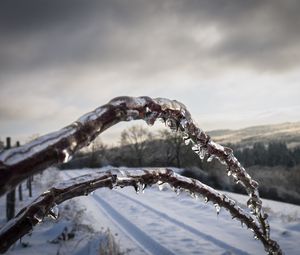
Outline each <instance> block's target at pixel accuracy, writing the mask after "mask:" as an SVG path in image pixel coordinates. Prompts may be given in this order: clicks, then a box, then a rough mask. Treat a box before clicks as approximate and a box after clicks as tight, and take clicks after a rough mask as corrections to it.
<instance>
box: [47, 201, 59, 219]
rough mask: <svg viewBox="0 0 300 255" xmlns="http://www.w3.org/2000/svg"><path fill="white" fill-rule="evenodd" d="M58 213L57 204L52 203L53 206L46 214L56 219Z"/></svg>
mask: <svg viewBox="0 0 300 255" xmlns="http://www.w3.org/2000/svg"><path fill="white" fill-rule="evenodd" d="M58 214H59V210H58V206H57V205H56V204H54V206H53V207H52V208H51V209H50V211H49V214H48V216H49V217H51V218H52V219H53V220H57V219H58Z"/></svg>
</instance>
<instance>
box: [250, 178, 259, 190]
mask: <svg viewBox="0 0 300 255" xmlns="http://www.w3.org/2000/svg"><path fill="white" fill-rule="evenodd" d="M250 183H251V185H252V186H253V187H254V188H255V189H257V188H258V182H257V181H254V180H251V181H250Z"/></svg>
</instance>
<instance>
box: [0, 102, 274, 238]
mask: <svg viewBox="0 0 300 255" xmlns="http://www.w3.org/2000/svg"><path fill="white" fill-rule="evenodd" d="M137 119H142V120H145V121H146V122H147V123H148V124H149V125H152V124H153V123H154V122H155V121H156V120H157V119H161V120H163V121H164V122H165V123H166V126H167V127H169V128H170V129H171V130H173V131H179V132H181V133H182V135H183V138H184V139H185V141H186V143H192V145H193V147H192V149H193V150H194V151H195V153H197V154H198V155H199V157H200V158H201V159H202V160H203V159H204V158H207V160H208V161H210V160H212V159H213V158H217V159H218V160H219V161H220V162H222V163H223V164H226V166H227V175H228V176H231V177H232V178H233V179H234V180H235V182H236V183H239V184H240V185H242V186H243V187H244V188H245V190H246V191H247V193H248V194H249V196H250V198H249V200H248V202H247V205H248V207H249V208H250V209H251V211H252V213H253V214H254V215H255V216H256V219H257V221H258V222H259V224H260V227H261V230H262V233H263V235H264V237H265V238H266V239H269V233H270V228H269V224H268V221H267V217H268V215H267V214H265V213H264V212H263V210H262V201H261V199H260V197H259V193H258V183H257V182H256V181H255V180H253V179H252V178H251V177H250V175H249V174H248V173H247V172H246V170H245V169H244V167H243V166H242V165H241V164H240V163H239V162H238V160H237V159H236V158H235V156H234V155H233V152H232V150H231V149H230V148H228V147H223V146H221V145H219V144H217V143H215V142H213V141H212V140H211V139H210V137H209V136H208V135H207V134H205V132H203V131H202V130H201V129H200V128H199V127H197V125H196V124H195V123H194V122H193V120H192V118H191V115H190V113H189V111H188V110H187V109H186V107H185V106H184V105H183V104H181V103H179V102H177V101H175V100H169V99H163V98H156V99H152V98H149V97H117V98H114V99H113V100H111V101H110V102H109V103H108V104H106V105H103V106H101V107H99V108H97V109H95V110H94V111H92V112H90V113H87V114H85V115H84V116H82V117H81V118H79V119H78V120H77V121H75V122H74V123H73V124H71V125H69V126H67V127H65V128H63V129H61V130H60V131H57V132H54V133H51V134H48V135H46V136H42V137H40V138H38V139H36V140H34V141H32V142H31V143H28V144H27V145H24V146H22V147H18V148H14V149H11V150H7V151H4V152H2V153H1V154H0V195H3V194H4V193H5V192H7V191H8V190H10V189H12V188H13V187H15V186H16V185H17V184H18V183H20V182H22V181H23V180H25V179H26V178H27V177H28V176H30V175H32V174H35V173H37V172H39V171H40V170H42V169H44V168H46V167H48V166H50V165H54V164H57V163H61V162H65V161H68V160H69V159H70V158H71V157H72V155H73V154H74V153H75V152H76V151H78V150H79V149H81V148H82V147H84V146H87V145H88V144H89V143H90V142H91V141H93V140H94V139H95V138H96V137H97V136H98V135H99V134H100V133H102V132H103V131H104V130H106V129H107V128H109V127H111V126H113V125H114V124H116V123H118V122H120V121H129V120H137Z"/></svg>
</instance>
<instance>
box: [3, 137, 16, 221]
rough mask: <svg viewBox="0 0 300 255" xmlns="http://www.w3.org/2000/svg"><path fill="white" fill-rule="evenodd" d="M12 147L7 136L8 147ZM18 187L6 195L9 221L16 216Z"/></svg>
mask: <svg viewBox="0 0 300 255" xmlns="http://www.w3.org/2000/svg"><path fill="white" fill-rule="evenodd" d="M10 148H11V139H10V137H7V138H6V148H5V149H10ZM15 203H16V189H13V190H11V191H9V192H8V193H7V195H6V219H7V221H9V220H10V219H12V218H13V217H14V216H15Z"/></svg>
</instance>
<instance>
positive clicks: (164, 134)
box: [159, 130, 184, 168]
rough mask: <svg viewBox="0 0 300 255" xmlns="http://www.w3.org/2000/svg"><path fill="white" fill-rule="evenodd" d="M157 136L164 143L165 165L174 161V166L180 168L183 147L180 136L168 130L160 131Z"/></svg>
mask: <svg viewBox="0 0 300 255" xmlns="http://www.w3.org/2000/svg"><path fill="white" fill-rule="evenodd" d="M159 134H160V137H161V138H162V142H163V143H164V149H165V153H164V156H165V161H166V163H167V165H170V164H172V163H173V162H174V161H175V164H176V166H177V167H178V168H180V167H181V159H182V153H183V151H182V150H183V145H184V141H183V139H182V136H181V135H180V133H178V132H172V131H171V132H170V131H168V130H161V131H160V132H159Z"/></svg>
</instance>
